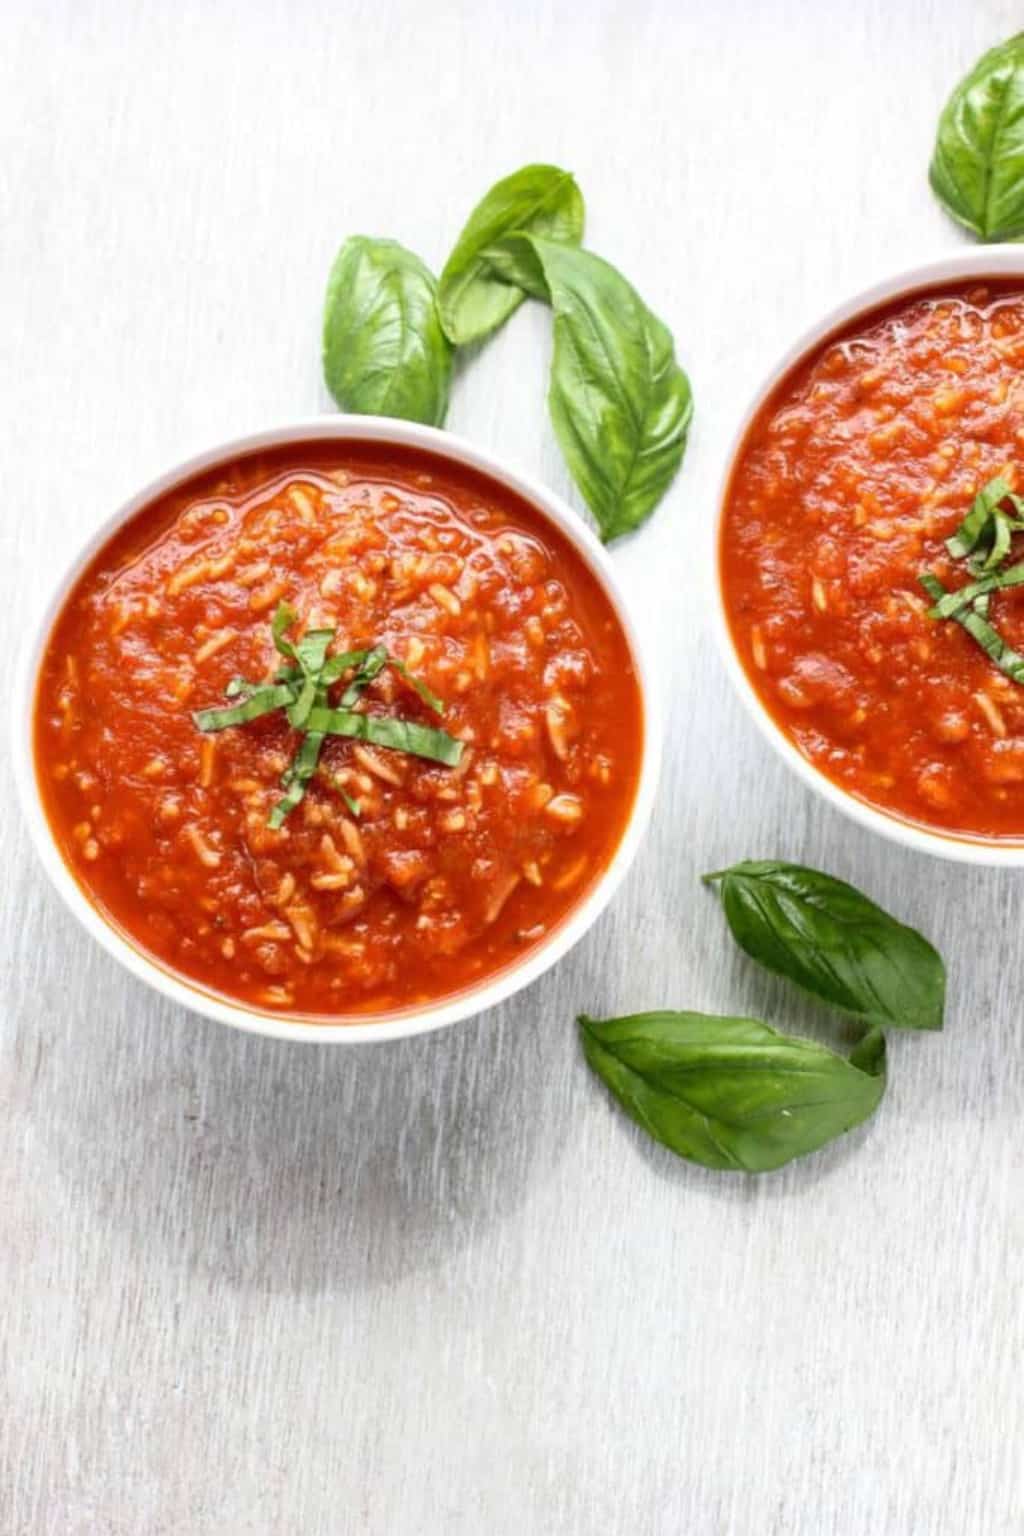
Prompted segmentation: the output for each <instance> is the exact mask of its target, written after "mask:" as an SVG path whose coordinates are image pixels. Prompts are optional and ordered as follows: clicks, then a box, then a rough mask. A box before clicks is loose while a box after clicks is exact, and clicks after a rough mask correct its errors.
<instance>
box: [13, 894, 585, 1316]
mask: <svg viewBox="0 0 1024 1536" xmlns="http://www.w3.org/2000/svg"><path fill="white" fill-rule="evenodd" d="M47 904H48V905H49V903H47ZM53 905H54V906H55V903H54V904H53ZM47 917H48V918H49V919H50V920H51V921H52V922H53V923H54V924H55V925H57V926H59V925H60V924H61V923H62V922H64V921H67V924H68V930H69V931H68V932H67V933H65V934H61V935H59V938H60V943H61V947H62V949H63V950H64V952H65V953H66V954H67V955H68V957H69V958H70V957H71V956H72V955H73V956H74V958H75V959H80V960H82V961H83V966H82V971H81V972H77V973H74V972H72V973H70V974H73V975H74V981H73V982H72V981H71V980H70V979H69V980H68V981H66V982H64V983H63V984H62V985H60V987H59V988H58V987H56V986H52V987H51V996H50V1002H51V1006H50V1007H48V1008H46V1009H44V1010H41V1009H40V1007H39V996H38V990H37V987H35V986H32V985H26V986H25V987H24V988H19V989H18V991H20V994H21V995H18V992H17V991H16V993H15V996H14V998H13V1006H12V1009H11V1018H10V1022H11V1023H12V1024H13V1028H12V1029H11V1030H10V1031H9V1033H8V1036H7V1039H6V1042H5V1043H4V1045H3V1047H2V1050H0V1090H2V1091H0V1099H3V1100H5V1101H6V1102H7V1104H8V1106H9V1112H10V1113H11V1114H13V1115H14V1116H15V1117H16V1118H17V1119H18V1120H20V1121H21V1122H22V1127H21V1128H22V1129H23V1130H24V1132H25V1134H26V1135H27V1136H28V1137H29V1138H30V1141H31V1145H32V1154H31V1155H32V1157H33V1159H34V1160H38V1161H39V1162H40V1164H45V1165H48V1168H47V1172H46V1173H42V1172H41V1178H47V1179H48V1178H49V1177H50V1172H49V1170H51V1169H52V1176H53V1177H54V1179H55V1180H56V1181H57V1183H58V1185H59V1186H60V1191H59V1192H60V1196H61V1197H63V1199H64V1200H65V1201H66V1203H67V1204H68V1205H69V1206H70V1207H71V1209H72V1210H74V1209H75V1208H76V1207H78V1206H80V1205H81V1204H82V1203H83V1202H84V1203H87V1204H88V1205H89V1206H90V1207H91V1217H90V1223H91V1224H92V1225H94V1226H99V1227H100V1228H102V1229H104V1230H105V1231H106V1232H107V1234H108V1236H109V1240H110V1241H111V1243H123V1244H125V1245H127V1247H128V1248H129V1249H131V1250H132V1251H133V1256H134V1259H135V1261H136V1262H137V1263H142V1264H143V1265H151V1264H154V1263H159V1265H160V1266H161V1267H162V1268H164V1269H167V1270H180V1269H182V1268H184V1269H185V1270H187V1271H190V1272H192V1273H196V1274H200V1275H205V1276H206V1277H207V1278H208V1280H209V1281H210V1283H211V1284H216V1285H218V1286H220V1285H228V1286H230V1287H232V1288H234V1289H236V1290H239V1291H249V1290H253V1291H267V1292H319V1291H322V1290H326V1289H329V1290H331V1291H338V1290H359V1289H362V1288H366V1287H374V1286H378V1285H382V1284H384V1285H386V1284H392V1283H394V1282H396V1281H398V1280H400V1279H401V1278H402V1277H403V1276H404V1275H406V1274H408V1273H410V1272H413V1271H418V1270H429V1269H432V1268H435V1267H437V1266H440V1265H443V1264H445V1263H447V1262H448V1261H449V1260H450V1259H451V1257H452V1255H453V1254H456V1253H458V1252H459V1251H460V1250H461V1249H464V1248H466V1247H467V1246H469V1245H472V1244H473V1243H475V1242H478V1241H483V1240H485V1239H486V1235H487V1232H488V1230H489V1228H491V1227H492V1226H493V1225H494V1224H495V1223H500V1222H501V1221H502V1220H504V1219H505V1218H507V1217H508V1216H509V1215H510V1214H511V1213H512V1212H513V1211H514V1210H515V1209H516V1208H517V1207H518V1206H519V1205H520V1204H521V1203H522V1202H523V1201H524V1200H525V1199H526V1198H527V1196H528V1194H529V1191H530V1189H531V1187H533V1186H535V1185H537V1184H538V1183H540V1182H543V1181H544V1180H545V1179H547V1178H548V1177H550V1175H551V1173H552V1171H553V1169H554V1168H555V1166H556V1165H557V1163H558V1161H559V1159H560V1157H561V1155H562V1153H563V1150H564V1144H565V1137H566V1117H565V1115H564V1114H559V1113H557V1112H555V1110H554V1108H553V1107H552V1105H551V1103H550V1102H549V1101H550V1100H551V1097H552V1095H553V1094H554V1093H556V1092H557V1084H558V1083H559V1082H560V1081H561V1082H563V1083H564V1081H565V1078H566V1065H565V1060H564V1059H567V1058H569V1057H571V1055H572V1052H573V1041H572V1030H571V1027H566V1028H564V1029H563V1028H560V1027H558V1023H557V1021H558V1018H559V1015H558V1013H557V1012H556V1011H555V1009H554V1007H553V994H552V992H551V988H550V982H549V979H548V978H542V979H540V980H539V981H538V982H536V983H535V984H534V985H533V986H532V987H530V988H528V989H527V990H526V991H525V992H523V993H520V994H519V995H518V996H517V997H516V998H515V999H512V1000H511V1001H510V1002H508V1003H505V1004H504V1005H502V1006H501V1007H500V1008H497V1009H494V1010H492V1011H491V1012H490V1013H488V1014H486V1015H483V1016H481V1017H479V1018H477V1019H471V1020H466V1021H465V1022H464V1023H462V1024H461V1025H458V1026H455V1027H453V1028H451V1029H447V1030H444V1031H442V1032H440V1033H438V1034H436V1035H427V1036H419V1037H416V1038H414V1039H408V1040H400V1041H395V1042H391V1043H387V1044H381V1045H354V1046H351V1047H338V1046H329V1045H324V1046H319V1045H315V1044H314V1045H301V1046H297V1045H293V1044H290V1043H288V1042H285V1041H278V1040H271V1039H265V1038H261V1037H256V1036H247V1035H241V1034H236V1033H235V1032H233V1031H231V1030H229V1029H225V1028H223V1027H222V1026H219V1025H216V1024H211V1023H208V1022H206V1021H204V1020H202V1019H200V1018H197V1017H193V1016H191V1015H189V1014H187V1013H185V1012H184V1011H183V1010H181V1009H179V1008H176V1007H175V1006H174V1005H172V1004H170V1003H168V1002H166V1001H164V1000H163V999H160V998H157V997H155V996H154V995H153V994H152V993H150V992H149V991H148V990H147V989H145V988H144V987H143V986H142V985H141V984H140V983H138V982H135V981H134V980H129V979H128V978H123V977H121V973H119V972H116V971H115V969H114V966H113V962H112V961H110V960H109V959H108V958H107V957H106V956H103V955H101V954H98V953H97V952H96V951H94V950H92V951H91V952H90V953H89V954H86V953H85V952H84V941H83V937H82V936H81V935H79V934H77V933H75V932H73V931H72V930H71V925H70V920H68V919H65V918H64V915H63V914H62V913H61V914H58V913H56V912H55V911H51V912H49V913H48V914H47ZM83 972H84V974H83ZM104 994H105V995H106V997H107V998H108V999H109V1007H108V1008H107V1009H106V1010H105V1011H104V1010H99V1009H98V1008H97V1007H96V1006H95V1005H93V1006H89V1005H88V1003H83V998H84V999H96V998H98V997H101V996H103V995H104ZM545 1019H547V1020H548V1021H549V1022H548V1023H545ZM55 1020H57V1021H59V1022H57V1023H55V1022H54V1021H55ZM568 1022H569V1021H567V1024H568ZM14 1133H15V1134H17V1130H15V1131H14ZM44 1187H45V1185H44ZM114 1272H115V1273H116V1272H117V1269H116V1266H115V1268H114Z"/></svg>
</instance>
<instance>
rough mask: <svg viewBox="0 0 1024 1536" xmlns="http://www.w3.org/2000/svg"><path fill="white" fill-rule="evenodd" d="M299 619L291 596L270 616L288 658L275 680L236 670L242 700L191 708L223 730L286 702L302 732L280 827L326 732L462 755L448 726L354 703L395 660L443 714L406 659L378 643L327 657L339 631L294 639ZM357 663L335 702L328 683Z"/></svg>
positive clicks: (439, 758)
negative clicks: (377, 712) (361, 709)
mask: <svg viewBox="0 0 1024 1536" xmlns="http://www.w3.org/2000/svg"><path fill="white" fill-rule="evenodd" d="M297 620H298V614H297V613H296V612H295V610H294V609H293V608H291V607H289V605H288V604H287V603H281V604H280V605H279V607H278V609H277V611H276V613H275V614H274V617H273V620H272V623H271V634H272V636H273V640H274V646H275V648H276V649H277V651H278V654H279V655H281V656H283V657H285V659H286V661H287V662H288V665H287V666H283V667H279V668H278V670H277V672H276V674H275V676H274V680H273V682H271V683H264V684H259V683H251V682H249V680H248V679H247V678H244V677H233V678H232V679H231V681H230V683H229V684H228V686H227V689H226V692H227V695H228V697H229V698H239V697H240V696H244V697H242V702H241V703H240V704H236V705H233V706H232V707H231V708H230V709H202V710H198V711H197V712H195V713H194V714H193V716H192V718H193V720H194V721H195V724H196V726H197V727H198V729H199V730H201V731H223V730H227V729H228V727H230V726H235V725H246V724H248V722H249V721H250V720H256V719H258V718H259V717H260V716H261V715H267V714H271V713H272V712H273V711H274V710H277V709H284V711H285V714H286V716H287V719H288V723H289V725H291V726H292V728H293V729H295V730H298V731H301V732H302V733H303V736H302V740H301V741H300V743H299V746H298V748H297V750H296V752H295V755H294V757H293V758H292V760H291V762H290V763H289V764H288V767H287V768H286V769H285V771H284V773H283V774H282V775H281V786H282V788H283V789H284V791H285V793H284V795H283V797H282V798H281V799H280V800H279V801H278V802H277V804H276V805H275V806H274V808H273V810H272V811H271V813H270V817H269V825H270V826H271V827H274V828H280V827H281V825H282V824H283V822H284V820H285V818H286V817H287V816H288V815H289V813H290V812H291V811H293V810H294V809H295V808H296V806H297V805H299V804H300V802H301V801H302V798H303V796H304V795H305V793H306V790H307V789H308V787H309V785H310V782H311V781H312V779H313V776H314V775H315V773H316V770H317V765H318V763H319V760H320V752H321V748H322V747H323V742H324V737H325V736H326V735H332V736H348V737H351V738H354V739H357V740H361V741H368V742H372V743H373V744H374V745H376V746H381V747H390V748H392V749H393V750H395V751H400V752H408V753H410V754H412V755H413V756H414V757H423V758H427V759H428V760H430V761H431V762H438V763H445V764H447V765H448V766H449V767H455V765H456V764H457V763H458V762H459V760H460V758H461V756H462V742H461V741H458V740H456V738H455V737H454V736H449V735H448V734H447V732H445V731H440V730H436V729H434V728H433V727H432V726H426V725H420V724H418V723H417V722H416V721H412V720H396V719H393V718H391V717H390V716H374V715H362V714H357V713H356V712H355V711H354V710H353V709H352V706H353V705H354V704H356V703H358V701H359V699H360V697H361V696H362V694H363V693H364V692H365V691H366V689H367V688H368V687H369V685H370V684H371V683H372V682H373V680H374V678H375V677H377V676H378V675H379V674H380V673H381V672H382V671H383V670H384V668H385V667H389V666H390V667H393V668H394V669H395V671H396V672H399V673H400V674H401V676H402V677H404V678H405V680H406V681H407V682H408V683H409V684H410V686H411V687H413V688H414V689H415V690H416V692H417V694H418V695H419V697H420V698H421V699H422V700H423V702H424V703H425V704H426V705H427V706H428V707H429V708H430V709H432V710H434V711H435V712H436V713H437V714H444V704H443V703H442V702H441V700H440V699H439V698H438V697H437V695H436V694H435V693H434V692H433V691H432V690H431V689H430V688H428V687H427V685H426V683H422V682H420V680H419V678H416V677H413V675H412V674H411V673H410V672H409V670H408V668H407V667H406V666H405V663H404V662H402V661H399V659H398V657H397V656H392V655H391V653H390V651H389V650H388V649H387V647H386V646H384V645H375V646H373V647H372V648H371V649H369V650H358V651H345V652H342V653H340V654H339V655H337V656H332V657H330V658H329V659H328V656H327V648H328V646H329V645H330V643H331V641H332V640H333V639H334V636H335V633H336V631H335V630H333V629H326V628H325V629H309V630H307V631H306V633H305V634H304V635H303V636H302V638H301V639H300V640H299V641H298V642H297V643H294V644H293V642H292V641H291V640H289V639H288V638H287V633H286V632H287V631H288V630H289V629H290V628H291V627H292V625H293V624H295V623H296V622H297ZM353 668H355V669H356V670H355V674H354V676H353V677H352V678H351V679H350V680H349V682H348V684H347V686H346V688H345V690H344V692H343V693H342V696H341V700H340V707H339V708H338V709H336V710H335V709H331V708H330V706H329V703H328V698H327V692H328V689H329V688H330V687H331V685H332V684H333V683H335V682H338V681H339V680H340V679H341V678H342V677H343V676H344V674H345V673H346V672H349V671H351V670H352V669H353ZM331 782H332V784H333V783H334V781H333V780H332V781H331ZM334 788H336V789H337V791H338V793H339V794H340V795H341V796H342V798H343V799H344V801H345V804H346V806H347V807H348V809H349V811H350V812H351V814H352V815H353V816H358V815H359V814H360V806H359V802H358V800H353V798H352V797H351V795H349V794H347V793H346V791H345V790H344V789H343V788H342V787H341V785H340V784H334Z"/></svg>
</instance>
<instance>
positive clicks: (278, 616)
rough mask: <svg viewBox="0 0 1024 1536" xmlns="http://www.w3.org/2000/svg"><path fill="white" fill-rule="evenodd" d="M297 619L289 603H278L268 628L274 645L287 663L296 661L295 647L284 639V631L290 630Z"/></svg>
mask: <svg viewBox="0 0 1024 1536" xmlns="http://www.w3.org/2000/svg"><path fill="white" fill-rule="evenodd" d="M298 617H299V616H298V614H297V613H296V612H295V609H294V608H293V607H292V606H291V604H290V603H278V605H277V609H276V612H275V613H274V618H273V621H272V623H271V626H270V633H271V634H272V635H273V637H274V645H275V646H276V648H277V650H278V651H279V652H280V654H281V655H282V656H287V658H288V660H289V661H298V656H297V655H296V653H295V647H294V645H292V642H291V641H290V640H286V639H285V631H286V630H288V629H291V627H292V625H293V624H294V623H295V622H296V621H297V619H298Z"/></svg>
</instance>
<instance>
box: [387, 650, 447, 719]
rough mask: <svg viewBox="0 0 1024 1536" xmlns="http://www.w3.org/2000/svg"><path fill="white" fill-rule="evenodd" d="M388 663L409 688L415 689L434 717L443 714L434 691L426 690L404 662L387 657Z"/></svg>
mask: <svg viewBox="0 0 1024 1536" xmlns="http://www.w3.org/2000/svg"><path fill="white" fill-rule="evenodd" d="M388 661H389V662H390V663H391V666H392V667H393V668H394V670H395V671H396V672H397V673H398V674H399V676H401V677H404V678H405V680H406V682H407V683H408V684H409V686H410V687H411V688H415V690H416V692H417V693H418V694H419V696H420V698H421V699H422V700H423V702H424V704H425V705H426V706H427V708H428V709H432V710H433V711H434V714H435V715H443V714H444V704H443V703H442V701H441V700H440V699H439V698H438V696H437V694H436V693H435V692H434V690H433V689H432V688H428V687H427V685H426V683H424V682H421V680H420V679H419V678H418V677H413V675H412V673H411V672H410V671H409V668H408V667H407V666H406V665H405V662H404V661H399V660H398V657H397V656H389V657H388Z"/></svg>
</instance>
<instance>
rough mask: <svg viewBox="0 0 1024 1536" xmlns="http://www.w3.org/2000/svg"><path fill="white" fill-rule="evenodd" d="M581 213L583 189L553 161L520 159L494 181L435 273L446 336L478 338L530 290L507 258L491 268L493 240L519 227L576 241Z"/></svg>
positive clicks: (501, 320) (458, 339)
mask: <svg viewBox="0 0 1024 1536" xmlns="http://www.w3.org/2000/svg"><path fill="white" fill-rule="evenodd" d="M583 217H584V210H583V194H582V193H581V192H580V189H579V187H578V186H577V185H576V182H575V180H574V179H573V177H572V175H571V174H570V173H569V172H568V171H563V170H561V169H560V168H559V167H558V166H557V165H524V166H523V168H522V169H521V170H519V171H514V172H513V174H512V175H511V176H506V177H505V178H504V180H502V181H499V182H496V183H495V184H494V186H493V187H492V188H491V189H490V191H489V192H487V193H486V194H485V195H484V197H483V198H482V200H481V201H480V202H479V203H477V205H476V207H475V208H474V209H473V212H472V213H471V214H470V216H469V218H468V219H467V221H466V224H465V226H464V228H463V230H462V233H461V234H460V235H459V238H458V240H457V241H456V242H455V249H454V250H453V251H452V253H451V255H450V256H449V258H448V260H447V261H446V263H445V266H444V271H443V272H442V273H441V280H440V282H439V284H438V294H437V302H438V308H439V310H440V313H441V323H442V325H443V326H444V329H445V331H446V333H447V335H448V336H449V337H450V339H451V340H452V341H454V342H455V343H456V344H457V345H459V346H464V345H465V344H466V343H467V342H470V341H479V340H480V339H481V338H482V337H484V336H487V335H489V334H490V332H491V331H494V330H497V328H498V326H499V325H502V324H504V322H505V321H506V320H507V319H508V317H509V315H511V314H512V312H513V310H515V309H518V307H519V305H520V304H521V303H522V302H523V299H524V297H525V296H526V292H532V291H533V290H532V289H527V288H526V286H525V284H522V283H520V282H519V281H518V280H517V277H516V274H515V273H514V271H511V270H510V269H509V267H508V265H507V264H505V266H504V267H503V270H501V271H498V270H496V269H495V266H494V263H493V257H494V254H495V252H494V247H496V246H497V244H498V242H499V241H501V240H503V239H504V237H505V236H506V235H510V234H511V233H512V232H513V231H514V230H521V231H524V232H526V233H530V234H537V235H546V236H547V237H548V238H549V239H550V240H559V241H563V242H565V243H566V244H568V245H579V243H580V241H581V240H582V238H583Z"/></svg>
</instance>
